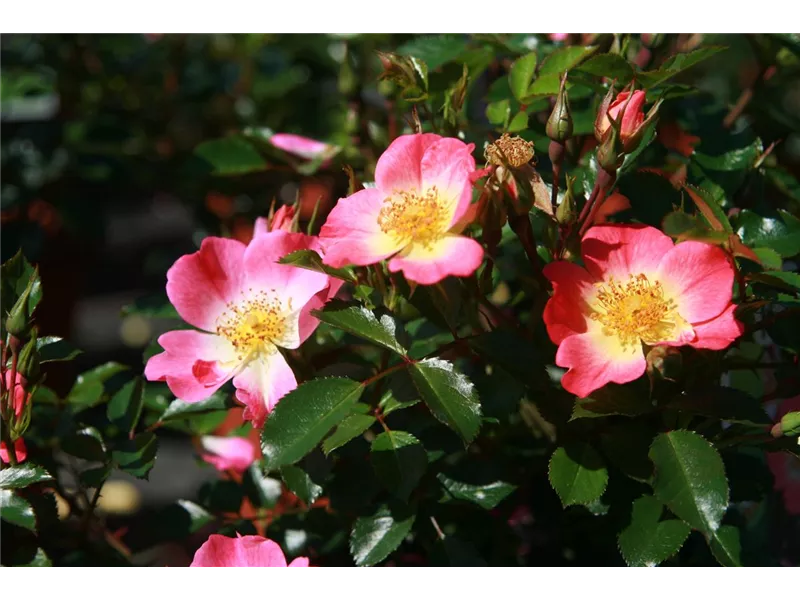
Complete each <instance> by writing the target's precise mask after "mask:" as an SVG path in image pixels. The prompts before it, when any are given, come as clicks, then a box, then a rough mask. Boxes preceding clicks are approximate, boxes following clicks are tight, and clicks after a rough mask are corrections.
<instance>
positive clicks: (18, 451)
mask: <svg viewBox="0 0 800 600" xmlns="http://www.w3.org/2000/svg"><path fill="white" fill-rule="evenodd" d="M14 456H16V457H17V462H18V463H21V462H23V461H24V460H25V459H26V458H28V449H27V448H26V447H25V441H24V440H23V439H22V438H17V439H16V441H15V442H14ZM0 462H3V463H6V464H8V463H10V462H11V461H10V460H9V459H8V446H6V443H5V442H0Z"/></svg>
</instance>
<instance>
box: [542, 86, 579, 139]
mask: <svg viewBox="0 0 800 600" xmlns="http://www.w3.org/2000/svg"><path fill="white" fill-rule="evenodd" d="M566 82H567V76H566V73H565V74H564V77H562V78H561V87H560V88H559V90H558V96H556V104H555V106H554V107H553V112H551V113H550V118H549V119H547V126H546V127H545V132H546V133H547V137H549V138H550V139H551V140H553V141H554V142H561V143H562V144H563V143H564V142H565V141H567V140H568V139H569V138H571V137H572V114H571V113H570V110H569V97H568V96H567V88H566V87H565V86H566Z"/></svg>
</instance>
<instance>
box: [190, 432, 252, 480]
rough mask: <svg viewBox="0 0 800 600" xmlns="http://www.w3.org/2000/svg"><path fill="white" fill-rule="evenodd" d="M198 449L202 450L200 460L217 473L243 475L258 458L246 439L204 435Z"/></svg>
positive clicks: (250, 443) (250, 442)
mask: <svg viewBox="0 0 800 600" xmlns="http://www.w3.org/2000/svg"><path fill="white" fill-rule="evenodd" d="M200 447H201V448H202V449H203V453H202V454H201V455H200V458H202V459H203V460H204V461H206V462H207V463H209V464H210V465H213V466H214V467H215V468H216V469H217V470H218V471H235V472H236V473H243V472H244V471H246V470H247V468H248V467H249V466H250V465H251V464H253V461H255V460H256V458H257V457H258V451H257V449H256V447H255V446H254V445H253V442H252V441H250V440H248V439H247V438H241V437H218V436H213V435H204V436H203V437H201V438H200Z"/></svg>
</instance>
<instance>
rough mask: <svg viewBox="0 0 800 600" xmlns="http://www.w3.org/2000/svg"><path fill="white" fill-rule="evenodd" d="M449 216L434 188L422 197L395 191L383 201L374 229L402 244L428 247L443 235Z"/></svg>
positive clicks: (412, 192) (445, 231)
mask: <svg viewBox="0 0 800 600" xmlns="http://www.w3.org/2000/svg"><path fill="white" fill-rule="evenodd" d="M449 225H450V223H449V214H448V211H447V210H446V206H445V204H444V203H443V202H442V201H441V199H440V198H439V192H438V190H437V189H436V186H433V187H431V188H429V189H428V190H427V191H426V192H425V194H417V191H416V190H412V191H410V192H395V193H394V195H393V196H390V197H389V198H386V199H385V200H384V201H383V206H382V207H381V210H380V212H379V213H378V226H379V227H380V228H381V231H383V232H384V233H386V234H388V235H391V236H392V237H394V238H395V240H396V241H397V242H398V243H400V244H403V245H408V244H412V243H413V244H420V245H422V246H423V247H425V248H430V247H431V246H432V245H433V244H434V243H435V242H437V241H438V240H440V239H441V238H442V237H444V234H445V233H447V227H448V226H449Z"/></svg>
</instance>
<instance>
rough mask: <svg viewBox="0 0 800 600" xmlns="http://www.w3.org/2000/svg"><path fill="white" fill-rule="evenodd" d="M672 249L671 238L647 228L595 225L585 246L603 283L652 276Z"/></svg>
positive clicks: (589, 262)
mask: <svg viewBox="0 0 800 600" xmlns="http://www.w3.org/2000/svg"><path fill="white" fill-rule="evenodd" d="M672 248H673V243H672V240H671V239H670V238H669V237H667V236H666V235H664V234H663V233H661V232H660V231H659V230H658V229H656V228H655V227H649V226H647V225H595V226H594V227H592V228H591V229H589V231H587V232H586V235H585V236H583V241H582V243H581V252H582V254H583V262H584V264H585V265H586V269H587V270H588V271H589V273H590V274H591V275H593V276H594V277H596V278H597V279H602V280H608V278H609V276H613V277H614V278H615V279H616V280H617V281H621V282H625V281H627V280H628V279H629V278H630V277H631V275H638V274H640V273H643V274H645V275H652V274H653V273H654V272H655V271H656V270H657V268H658V265H659V263H660V262H661V259H662V258H663V257H664V255H665V254H666V253H667V252H669V251H670V250H672ZM684 318H686V317H684Z"/></svg>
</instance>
